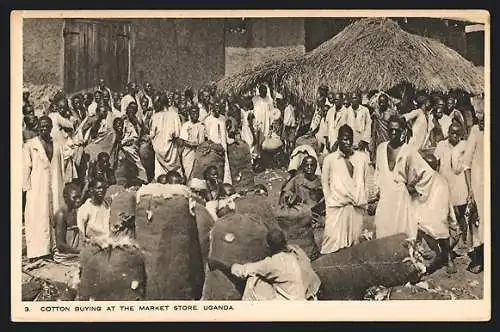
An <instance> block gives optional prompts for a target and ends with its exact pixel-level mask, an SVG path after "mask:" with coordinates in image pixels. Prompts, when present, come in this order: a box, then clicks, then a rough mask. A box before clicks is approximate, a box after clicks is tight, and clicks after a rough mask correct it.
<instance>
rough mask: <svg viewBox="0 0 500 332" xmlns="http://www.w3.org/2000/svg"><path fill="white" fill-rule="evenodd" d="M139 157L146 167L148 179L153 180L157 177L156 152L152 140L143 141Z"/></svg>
mask: <svg viewBox="0 0 500 332" xmlns="http://www.w3.org/2000/svg"><path fill="white" fill-rule="evenodd" d="M139 158H140V159H141V163H142V165H143V166H144V169H146V175H147V177H148V181H149V182H151V181H152V180H153V179H154V177H155V152H154V150H153V145H152V144H151V141H149V140H147V141H144V140H143V141H141V143H140V145H139Z"/></svg>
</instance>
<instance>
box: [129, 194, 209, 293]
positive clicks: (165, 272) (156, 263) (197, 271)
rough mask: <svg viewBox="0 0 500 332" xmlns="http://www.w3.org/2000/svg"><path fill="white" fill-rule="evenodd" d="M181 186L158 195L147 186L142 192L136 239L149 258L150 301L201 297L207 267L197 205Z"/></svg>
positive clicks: (148, 285) (147, 260)
mask: <svg viewBox="0 0 500 332" xmlns="http://www.w3.org/2000/svg"><path fill="white" fill-rule="evenodd" d="M148 186H151V185H148ZM145 187H147V186H145ZM181 187H183V186H179V185H164V186H163V190H164V192H163V194H158V195H155V196H153V195H148V194H147V191H146V190H144V187H143V188H141V191H140V192H138V198H139V203H138V205H137V210H136V239H137V243H138V244H139V246H140V248H141V249H142V250H143V252H144V257H145V265H146V274H147V287H146V299H147V300H167V299H168V300H199V299H200V298H201V292H202V288H203V280H204V267H203V258H202V250H201V247H200V240H199V237H198V226H197V221H196V218H195V215H194V211H192V204H194V202H192V201H191V199H190V197H189V195H186V194H185V193H186V192H188V190H187V188H185V189H186V190H184V191H183V190H182V188H181ZM169 194H170V196H169ZM193 207H194V206H193Z"/></svg>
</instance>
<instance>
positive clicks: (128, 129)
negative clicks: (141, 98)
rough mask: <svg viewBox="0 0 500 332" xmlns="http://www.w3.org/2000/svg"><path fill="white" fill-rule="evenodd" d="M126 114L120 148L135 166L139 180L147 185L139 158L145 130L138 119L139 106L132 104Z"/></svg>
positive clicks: (144, 170)
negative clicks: (140, 141)
mask: <svg viewBox="0 0 500 332" xmlns="http://www.w3.org/2000/svg"><path fill="white" fill-rule="evenodd" d="M125 113H126V115H125V117H124V118H123V136H122V137H121V143H120V147H121V149H122V151H123V152H124V153H125V156H126V158H127V159H128V161H129V162H130V163H131V164H133V165H134V166H135V169H136V172H137V173H136V177H137V179H138V180H139V181H140V182H142V183H147V182H148V177H147V173H146V169H145V168H144V165H143V164H142V161H141V158H140V156H139V138H140V136H141V134H142V131H143V129H142V124H141V123H139V120H138V119H137V118H136V114H137V105H136V104H135V103H134V102H132V103H130V104H129V105H128V107H127V110H126V112H125Z"/></svg>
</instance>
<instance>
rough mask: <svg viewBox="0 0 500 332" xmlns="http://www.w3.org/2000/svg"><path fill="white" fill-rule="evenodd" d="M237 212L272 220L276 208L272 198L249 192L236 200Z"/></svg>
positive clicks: (263, 219)
mask: <svg viewBox="0 0 500 332" xmlns="http://www.w3.org/2000/svg"><path fill="white" fill-rule="evenodd" d="M235 205H236V212H237V213H239V214H245V215H252V216H253V217H254V218H257V219H259V220H261V221H272V220H273V219H274V210H273V207H272V206H271V203H270V199H269V197H268V196H265V195H258V194H255V193H253V192H249V193H247V194H246V195H244V196H241V197H239V198H237V199H236V200H235Z"/></svg>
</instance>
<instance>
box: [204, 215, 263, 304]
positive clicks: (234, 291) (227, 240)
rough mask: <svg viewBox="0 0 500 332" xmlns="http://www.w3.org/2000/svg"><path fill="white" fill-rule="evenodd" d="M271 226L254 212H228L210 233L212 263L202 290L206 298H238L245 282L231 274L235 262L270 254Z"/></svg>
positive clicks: (249, 260) (259, 258)
mask: <svg viewBox="0 0 500 332" xmlns="http://www.w3.org/2000/svg"><path fill="white" fill-rule="evenodd" d="M268 230H269V226H268V225H267V224H266V223H265V222H264V221H262V220H260V219H257V218H255V217H254V215H245V214H239V213H231V214H228V215H226V216H224V217H222V218H221V219H219V220H218V221H217V222H216V223H215V225H214V227H213V228H212V231H211V232H210V252H209V255H208V260H209V265H210V268H211V270H212V271H210V272H209V273H208V274H207V278H206V280H205V286H204V291H203V299H204V300H239V299H241V296H242V295H243V290H244V287H245V282H244V280H243V279H239V278H235V277H234V276H233V275H231V273H230V269H231V266H232V265H233V264H235V263H239V264H244V263H250V262H256V261H259V260H262V259H264V258H265V257H267V256H269V254H270V250H269V248H268V247H267V245H266V235H267V233H268ZM221 266H222V268H221Z"/></svg>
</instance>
